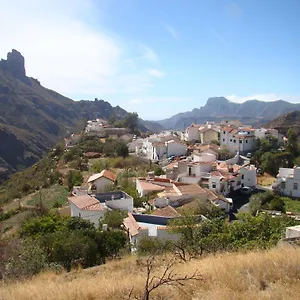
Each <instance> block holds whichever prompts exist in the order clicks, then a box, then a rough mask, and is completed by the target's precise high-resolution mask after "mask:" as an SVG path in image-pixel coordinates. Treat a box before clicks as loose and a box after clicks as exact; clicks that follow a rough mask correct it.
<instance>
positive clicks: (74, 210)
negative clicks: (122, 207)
mask: <svg viewBox="0 0 300 300" xmlns="http://www.w3.org/2000/svg"><path fill="white" fill-rule="evenodd" d="M70 207H71V217H80V218H82V219H84V220H88V221H90V222H92V223H94V225H95V227H96V228H98V226H99V218H102V217H104V215H105V212H106V211H105V210H104V211H91V210H81V209H79V208H78V207H77V206H76V205H74V204H73V203H70Z"/></svg>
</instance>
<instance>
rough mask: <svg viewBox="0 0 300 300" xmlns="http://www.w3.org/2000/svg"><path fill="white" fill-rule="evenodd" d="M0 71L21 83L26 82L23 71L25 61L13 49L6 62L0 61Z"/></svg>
mask: <svg viewBox="0 0 300 300" xmlns="http://www.w3.org/2000/svg"><path fill="white" fill-rule="evenodd" d="M0 69H1V70H2V71H4V72H7V73H9V74H10V75H12V76H13V77H15V78H18V79H20V80H22V81H28V80H27V77H26V71H25V59H24V57H23V56H22V54H21V53H20V52H18V51H17V50H14V49H13V50H12V51H11V52H9V53H8V54H7V59H6V60H5V59H2V60H1V61H0Z"/></svg>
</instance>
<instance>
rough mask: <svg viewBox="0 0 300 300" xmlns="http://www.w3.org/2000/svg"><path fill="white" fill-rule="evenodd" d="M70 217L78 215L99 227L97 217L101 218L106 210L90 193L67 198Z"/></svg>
mask: <svg viewBox="0 0 300 300" xmlns="http://www.w3.org/2000/svg"><path fill="white" fill-rule="evenodd" d="M68 201H69V204H70V208H71V217H80V218H82V219H84V220H88V221H90V222H92V223H94V225H95V227H97V228H98V227H99V218H103V217H104V215H105V212H106V210H107V207H106V206H103V205H102V204H101V203H100V202H99V200H98V199H96V198H95V197H92V196H90V195H82V196H75V197H69V198H68Z"/></svg>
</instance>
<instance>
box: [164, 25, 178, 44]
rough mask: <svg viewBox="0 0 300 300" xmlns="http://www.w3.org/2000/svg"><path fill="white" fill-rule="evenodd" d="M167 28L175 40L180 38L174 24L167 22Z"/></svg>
mask: <svg viewBox="0 0 300 300" xmlns="http://www.w3.org/2000/svg"><path fill="white" fill-rule="evenodd" d="M165 28H166V30H167V31H168V32H169V33H170V34H171V35H172V37H173V38H174V39H175V40H178V39H179V33H178V31H177V30H176V29H175V28H174V27H173V26H171V25H170V24H165Z"/></svg>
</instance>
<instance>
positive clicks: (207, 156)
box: [193, 153, 217, 162]
mask: <svg viewBox="0 0 300 300" xmlns="http://www.w3.org/2000/svg"><path fill="white" fill-rule="evenodd" d="M216 159H217V157H216V155H215V154H211V153H201V155H197V154H193V161H195V162H197V161H202V162H212V161H215V160H216Z"/></svg>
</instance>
